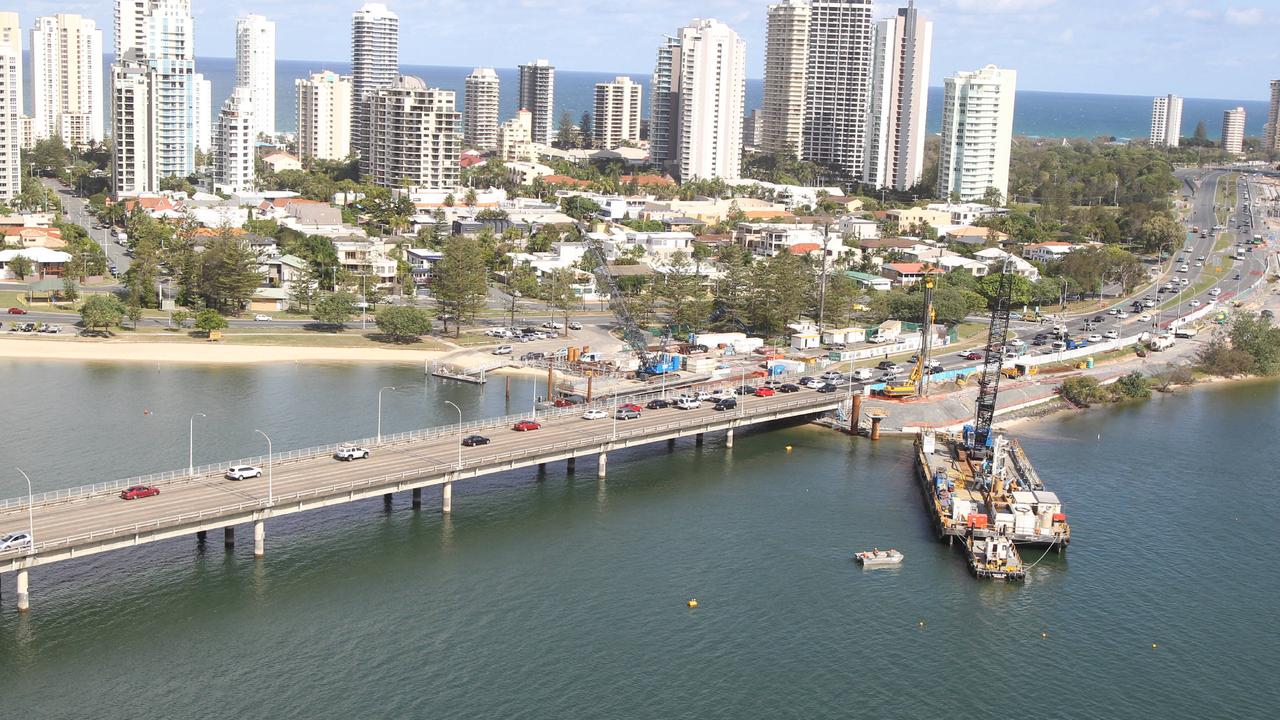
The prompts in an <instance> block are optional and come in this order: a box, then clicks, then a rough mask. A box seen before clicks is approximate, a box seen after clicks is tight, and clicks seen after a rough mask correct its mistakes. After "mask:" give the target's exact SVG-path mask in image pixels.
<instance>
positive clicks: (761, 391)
mask: <svg viewBox="0 0 1280 720" xmlns="http://www.w3.org/2000/svg"><path fill="white" fill-rule="evenodd" d="M773 395H774V392H773V388H767V387H762V388H756V392H755V396H756V397H773Z"/></svg>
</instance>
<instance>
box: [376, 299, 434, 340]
mask: <svg viewBox="0 0 1280 720" xmlns="http://www.w3.org/2000/svg"><path fill="white" fill-rule="evenodd" d="M375 322H376V323H377V324H378V329H379V330H381V331H382V334H383V335H385V336H387V337H388V338H390V339H391V340H393V341H394V342H416V341H417V339H418V337H419V336H422V335H426V334H427V333H429V332H431V316H429V315H427V313H425V312H423V311H422V310H419V309H418V308H415V307H409V306H408V305H398V306H395V307H388V308H383V309H382V310H379V311H378V317H377V320H376V321H375Z"/></svg>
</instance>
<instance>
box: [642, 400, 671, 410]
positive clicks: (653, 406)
mask: <svg viewBox="0 0 1280 720" xmlns="http://www.w3.org/2000/svg"><path fill="white" fill-rule="evenodd" d="M669 407H671V401H669V400H664V399H663V398H654V399H653V400H650V401H649V402H647V403H645V404H644V409H645V410H666V409H667V408H669Z"/></svg>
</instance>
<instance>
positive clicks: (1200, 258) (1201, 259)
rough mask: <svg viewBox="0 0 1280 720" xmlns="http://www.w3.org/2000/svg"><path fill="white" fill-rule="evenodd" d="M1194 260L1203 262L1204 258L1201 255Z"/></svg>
mask: <svg viewBox="0 0 1280 720" xmlns="http://www.w3.org/2000/svg"><path fill="white" fill-rule="evenodd" d="M1196 260H1197V261H1199V262H1204V256H1203V255H1201V256H1200V257H1198V258H1196Z"/></svg>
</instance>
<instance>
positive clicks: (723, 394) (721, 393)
mask: <svg viewBox="0 0 1280 720" xmlns="http://www.w3.org/2000/svg"><path fill="white" fill-rule="evenodd" d="M731 397H733V391H732V390H730V389H728V388H720V389H719V390H717V391H715V392H713V393H711V396H710V397H708V398H707V399H708V400H710V401H711V402H720V401H721V400H723V399H725V398H731Z"/></svg>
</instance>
